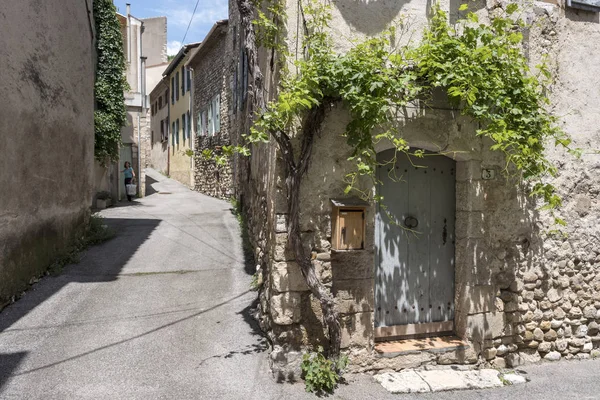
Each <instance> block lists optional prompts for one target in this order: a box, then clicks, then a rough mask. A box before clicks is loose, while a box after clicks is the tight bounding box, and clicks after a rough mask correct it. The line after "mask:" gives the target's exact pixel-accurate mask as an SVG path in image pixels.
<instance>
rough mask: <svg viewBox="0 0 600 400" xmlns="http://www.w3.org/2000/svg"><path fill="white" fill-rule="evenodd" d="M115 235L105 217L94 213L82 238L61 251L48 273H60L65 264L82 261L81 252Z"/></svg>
mask: <svg viewBox="0 0 600 400" xmlns="http://www.w3.org/2000/svg"><path fill="white" fill-rule="evenodd" d="M113 237H115V232H114V231H113V230H112V229H110V228H109V227H108V226H106V225H105V224H104V218H102V217H100V216H98V215H92V216H91V218H90V222H89V225H88V226H87V227H86V229H85V232H84V234H83V235H82V236H81V238H78V239H76V240H75V242H74V243H73V244H71V245H70V246H69V247H68V248H67V249H66V250H65V251H64V252H63V253H61V254H60V255H59V256H58V257H57V258H56V259H55V260H54V262H53V263H52V264H50V267H49V268H48V274H50V275H58V274H60V273H61V272H62V270H63V269H64V267H65V266H67V265H69V264H77V263H79V261H81V252H82V251H84V250H85V249H87V248H88V247H90V246H94V245H97V244H100V243H104V242H106V241H108V240H110V239H112V238H113Z"/></svg>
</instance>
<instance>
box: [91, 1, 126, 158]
mask: <svg viewBox="0 0 600 400" xmlns="http://www.w3.org/2000/svg"><path fill="white" fill-rule="evenodd" d="M94 19H95V24H96V34H97V41H96V52H97V60H98V62H97V66H96V83H95V86H94V94H95V98H96V110H95V112H94V128H95V147H94V155H95V157H96V160H98V161H99V162H100V163H101V164H103V165H105V164H107V163H109V162H115V161H117V160H118V158H119V144H120V143H121V128H122V127H123V126H125V123H126V121H127V111H126V109H125V97H124V94H123V93H124V91H125V90H127V88H128V85H127V79H126V77H125V56H124V52H123V35H122V34H121V26H120V24H119V20H118V19H117V10H116V8H115V6H114V5H113V2H112V0H94Z"/></svg>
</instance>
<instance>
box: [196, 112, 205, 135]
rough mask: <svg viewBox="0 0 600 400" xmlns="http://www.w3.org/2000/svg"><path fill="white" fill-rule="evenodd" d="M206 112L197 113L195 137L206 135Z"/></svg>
mask: <svg viewBox="0 0 600 400" xmlns="http://www.w3.org/2000/svg"><path fill="white" fill-rule="evenodd" d="M207 114H208V113H207V112H206V110H201V111H200V112H199V113H198V132H197V135H198V136H200V135H203V136H204V135H206V134H207V128H208V121H207V118H208V116H207Z"/></svg>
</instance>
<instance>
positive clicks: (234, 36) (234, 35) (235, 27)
mask: <svg viewBox="0 0 600 400" xmlns="http://www.w3.org/2000/svg"><path fill="white" fill-rule="evenodd" d="M236 42H237V25H234V26H233V51H235V44H236Z"/></svg>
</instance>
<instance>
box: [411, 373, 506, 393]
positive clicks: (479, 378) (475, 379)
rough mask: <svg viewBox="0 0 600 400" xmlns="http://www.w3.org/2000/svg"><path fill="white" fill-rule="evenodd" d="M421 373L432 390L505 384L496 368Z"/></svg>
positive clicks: (476, 387) (489, 386) (478, 387)
mask: <svg viewBox="0 0 600 400" xmlns="http://www.w3.org/2000/svg"><path fill="white" fill-rule="evenodd" d="M418 373H419V375H420V376H421V377H422V378H423V380H425V382H427V383H428V384H429V386H430V387H431V391H432V392H442V391H446V390H459V389H487V388H494V387H501V386H503V384H502V381H501V380H500V378H499V377H498V371H496V370H495V369H482V370H478V371H454V370H442V371H419V372H418Z"/></svg>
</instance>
